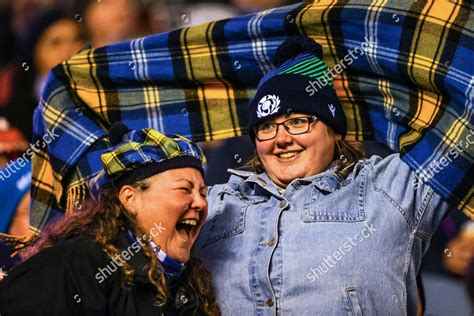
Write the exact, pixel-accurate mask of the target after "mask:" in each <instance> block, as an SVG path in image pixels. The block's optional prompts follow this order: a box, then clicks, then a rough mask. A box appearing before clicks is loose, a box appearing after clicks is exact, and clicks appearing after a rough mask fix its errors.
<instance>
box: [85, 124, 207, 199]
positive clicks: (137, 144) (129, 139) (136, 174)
mask: <svg viewBox="0 0 474 316" xmlns="http://www.w3.org/2000/svg"><path fill="white" fill-rule="evenodd" d="M109 140H110V142H111V144H112V147H110V148H109V149H107V150H106V151H104V153H102V154H101V155H100V159H101V161H102V165H103V170H102V171H100V172H99V173H98V174H97V176H95V177H94V178H93V179H92V181H90V183H89V190H90V192H91V194H92V195H93V196H97V195H98V193H99V192H100V191H101V190H102V189H103V188H105V187H109V186H110V185H115V186H116V187H117V188H120V187H121V186H123V185H125V184H132V183H135V182H136V181H139V180H143V179H146V178H148V177H151V176H153V175H155V174H157V173H159V172H163V171H166V170H169V169H176V168H186V167H192V168H196V169H198V170H199V171H200V172H201V174H204V170H203V167H202V166H203V164H205V163H206V158H205V157H204V154H203V152H202V150H201V149H200V148H199V147H198V146H197V145H196V144H194V143H193V142H191V141H190V140H189V139H187V138H185V137H183V136H180V135H171V136H169V137H168V136H166V135H164V134H162V133H160V132H158V131H156V130H154V129H152V128H144V129H140V130H129V129H128V128H127V127H126V126H125V125H124V124H122V123H120V122H119V123H115V124H114V125H112V127H111V128H110V131H109Z"/></svg>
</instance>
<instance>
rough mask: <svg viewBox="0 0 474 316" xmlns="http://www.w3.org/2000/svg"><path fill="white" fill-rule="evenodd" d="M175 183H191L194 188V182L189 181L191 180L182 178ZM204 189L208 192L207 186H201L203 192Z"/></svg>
mask: <svg viewBox="0 0 474 316" xmlns="http://www.w3.org/2000/svg"><path fill="white" fill-rule="evenodd" d="M175 181H176V182H178V181H186V182H187V183H189V184H190V185H191V186H193V187H194V182H192V181H191V180H189V179H185V178H180V179H176V180H175ZM203 189H206V191H207V185H203V186H201V187H200V188H199V190H203Z"/></svg>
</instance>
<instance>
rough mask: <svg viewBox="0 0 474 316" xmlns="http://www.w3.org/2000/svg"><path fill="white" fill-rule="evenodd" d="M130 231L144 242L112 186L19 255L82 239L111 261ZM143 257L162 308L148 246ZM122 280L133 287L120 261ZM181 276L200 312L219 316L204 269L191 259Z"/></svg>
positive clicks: (163, 297) (163, 291) (162, 291)
mask: <svg viewBox="0 0 474 316" xmlns="http://www.w3.org/2000/svg"><path fill="white" fill-rule="evenodd" d="M132 186H134V187H136V188H139V189H140V190H143V191H144V190H146V189H147V188H148V185H146V183H145V182H144V181H143V180H142V181H137V182H136V183H135V184H132ZM127 229H128V230H130V231H132V232H133V233H134V234H135V235H136V236H137V238H142V239H144V240H146V238H147V236H146V235H145V233H144V231H143V229H142V228H140V226H139V224H138V222H137V219H136V214H132V213H131V212H129V211H127V210H126V209H125V207H123V205H122V204H121V203H120V201H119V199H118V190H117V189H116V188H115V187H114V186H112V187H109V188H106V189H103V190H102V191H101V193H100V194H99V197H98V198H97V201H95V200H92V199H88V200H87V201H85V202H84V203H83V205H81V206H77V207H76V208H75V209H74V210H73V211H72V212H70V213H69V215H67V216H65V217H63V218H61V219H60V220H58V221H55V222H53V223H52V224H50V225H49V226H48V227H47V228H46V229H45V231H44V232H43V233H42V234H41V236H40V238H39V239H38V240H37V241H36V242H35V243H34V244H32V245H31V246H30V247H29V248H28V249H27V250H26V251H25V252H24V254H22V259H23V260H26V259H27V258H29V257H31V256H33V255H34V254H36V253H38V252H39V251H41V250H43V249H45V248H48V247H51V246H53V245H55V244H56V243H57V242H58V241H60V240H64V239H66V238H69V237H73V236H86V237H88V238H90V239H91V240H93V241H95V242H96V244H97V245H98V246H99V248H100V249H101V251H102V252H103V253H105V254H106V255H107V257H109V258H110V260H113V258H114V256H116V255H118V254H119V252H120V251H119V249H118V248H117V247H116V246H115V245H114V244H113V242H114V241H115V240H117V238H118V235H119V234H120V233H121V232H122V231H123V230H127ZM142 250H143V253H144V255H145V256H146V257H147V258H148V260H149V264H148V267H147V268H148V273H147V274H148V279H149V281H150V282H151V283H152V284H153V285H154V286H155V288H156V291H157V294H156V299H155V305H156V306H158V307H163V306H164V305H165V304H166V302H167V298H168V293H167V289H168V286H167V285H168V284H167V280H166V277H165V276H164V273H163V272H162V271H163V269H160V267H159V265H160V263H159V262H158V260H157V259H156V256H155V254H154V252H153V249H152V248H151V246H150V245H149V244H147V246H145V247H142ZM119 266H120V269H121V272H122V276H123V284H122V285H123V287H124V289H127V288H130V287H131V286H132V285H133V275H134V272H135V271H134V270H133V268H132V267H131V266H130V265H129V264H128V263H127V262H126V261H125V260H121V264H120V265H119ZM183 275H184V276H186V277H187V280H188V281H187V282H188V284H189V285H190V286H191V287H192V288H193V289H195V291H196V292H197V294H198V296H199V300H200V302H201V305H202V308H203V310H204V312H205V313H206V314H207V315H220V309H219V306H218V304H217V302H216V299H215V296H214V291H213V286H212V282H211V277H210V274H209V272H208V271H207V270H206V269H205V267H204V265H203V264H202V263H201V262H200V261H199V260H198V259H197V258H194V257H192V258H191V259H190V260H189V261H188V262H187V263H186V269H185V271H184V274H183Z"/></svg>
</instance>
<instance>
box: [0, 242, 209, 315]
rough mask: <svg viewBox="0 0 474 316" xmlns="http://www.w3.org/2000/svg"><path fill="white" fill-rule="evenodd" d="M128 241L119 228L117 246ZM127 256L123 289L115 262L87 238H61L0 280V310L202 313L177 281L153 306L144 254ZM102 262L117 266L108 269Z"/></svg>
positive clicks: (1, 312) (4, 312)
mask: <svg viewBox="0 0 474 316" xmlns="http://www.w3.org/2000/svg"><path fill="white" fill-rule="evenodd" d="M130 245H131V242H130V241H129V240H128V238H127V237H126V234H122V235H121V236H120V238H119V241H118V242H117V246H118V247H119V248H120V249H127V247H129V246H130ZM129 249H130V248H129ZM127 262H128V263H129V264H130V265H131V266H132V267H133V268H134V270H135V276H134V286H133V287H132V289H131V290H129V291H127V290H124V289H123V287H122V285H121V282H122V275H121V272H120V270H119V268H118V267H117V266H116V265H113V264H112V261H111V260H110V259H109V258H108V257H107V256H106V255H105V254H103V253H102V252H101V251H100V249H99V247H98V246H97V245H96V244H95V243H94V242H93V241H91V240H89V239H86V238H82V237H81V238H73V239H68V240H65V241H63V242H61V243H59V244H57V245H55V246H54V247H51V248H47V249H44V250H43V251H41V252H39V253H38V254H36V255H35V256H33V257H31V258H30V259H29V260H27V261H25V262H24V263H23V264H21V265H19V266H18V267H16V268H14V269H13V270H11V271H10V272H9V273H8V276H7V277H6V278H5V279H4V280H3V281H1V282H0V315H2V316H10V315H12V316H13V315H14V316H17V315H48V316H53V315H61V316H63V315H87V316H89V315H91V316H93V315H97V316H99V315H100V316H104V315H204V313H203V312H202V311H201V309H200V304H199V301H198V299H197V295H196V293H195V292H194V291H193V290H192V289H191V288H189V287H188V286H186V285H184V282H181V281H178V282H175V283H174V284H173V285H172V286H171V288H170V289H169V297H170V299H169V301H168V304H167V305H166V307H165V308H163V309H159V308H157V307H154V306H153V300H154V295H155V293H156V291H155V289H154V287H153V285H152V284H151V283H149V281H148V278H147V274H146V269H145V265H146V263H147V262H146V257H145V255H144V254H143V252H142V251H141V250H140V251H138V252H136V253H134V255H133V256H131V257H130V258H128V261H127ZM106 267H108V268H109V270H108V271H112V270H114V269H113V268H112V267H117V269H116V270H115V272H110V274H109V272H104V271H105V270H104V269H105V268H106ZM101 271H102V272H101ZM104 276H105V277H104Z"/></svg>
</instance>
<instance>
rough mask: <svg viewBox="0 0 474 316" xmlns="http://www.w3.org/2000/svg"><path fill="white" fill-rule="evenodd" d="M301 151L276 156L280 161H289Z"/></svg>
mask: <svg viewBox="0 0 474 316" xmlns="http://www.w3.org/2000/svg"><path fill="white" fill-rule="evenodd" d="M300 152H301V151H289V152H285V153H279V154H277V155H276V156H277V157H278V158H281V159H290V158H293V157H296V156H297V155H298V154H299V153H300Z"/></svg>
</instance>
